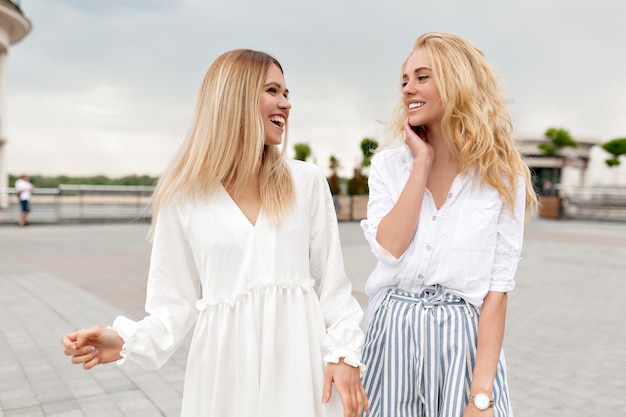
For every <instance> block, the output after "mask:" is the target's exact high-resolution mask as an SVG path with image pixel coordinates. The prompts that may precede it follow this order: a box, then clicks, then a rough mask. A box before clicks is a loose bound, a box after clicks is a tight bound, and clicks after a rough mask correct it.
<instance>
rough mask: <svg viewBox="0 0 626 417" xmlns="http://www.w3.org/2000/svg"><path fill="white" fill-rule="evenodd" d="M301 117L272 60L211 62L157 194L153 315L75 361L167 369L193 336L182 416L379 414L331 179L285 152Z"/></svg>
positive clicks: (76, 351) (100, 336) (86, 336)
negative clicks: (290, 128)
mask: <svg viewBox="0 0 626 417" xmlns="http://www.w3.org/2000/svg"><path fill="white" fill-rule="evenodd" d="M290 109H291V104H290V102H289V100H288V90H287V87H286V85H285V80H284V76H283V70H282V68H281V66H280V64H279V63H278V61H276V59H274V58H273V57H271V56H269V55H267V54H265V53H263V52H258V51H251V50H235V51H230V52H227V53H225V54H223V55H222V56H220V57H219V58H218V59H217V60H216V61H215V62H214V63H213V64H212V65H211V67H210V68H209V70H208V71H207V74H206V76H205V79H204V83H203V85H202V88H201V91H200V97H199V100H198V105H197V110H196V116H195V120H194V124H193V126H192V129H191V130H190V134H189V136H188V137H187V139H186V140H185V142H184V143H183V145H182V147H181V149H180V150H179V152H178V154H177V156H176V157H175V159H174V160H173V162H172V165H171V166H170V169H169V171H168V172H167V173H166V174H165V175H163V176H162V177H161V179H160V181H159V185H158V187H157V189H156V191H155V195H154V199H153V205H152V207H153V246H152V257H151V261H150V271H149V275H148V289H147V300H146V311H147V313H148V316H147V317H145V318H144V319H142V320H140V321H133V320H130V319H128V318H126V317H118V318H117V319H116V320H115V321H114V322H113V325H112V326H111V327H110V328H105V327H102V326H94V327H92V328H89V329H83V330H79V331H77V332H73V333H70V334H68V335H66V336H65V337H63V345H64V346H65V353H66V354H67V355H70V356H72V362H73V363H76V364H79V363H82V364H83V366H84V367H85V368H86V369H90V368H92V367H94V366H96V365H97V364H99V363H108V362H117V363H118V364H120V365H124V366H129V367H140V368H144V369H150V368H158V367H160V366H162V365H163V364H164V363H165V362H166V361H167V359H168V358H169V357H170V356H171V355H172V354H173V353H174V351H175V350H176V349H177V348H178V346H180V344H181V343H182V342H183V340H184V338H185V336H186V335H187V333H189V332H190V331H193V340H192V342H191V347H190V349H189V357H188V360H187V370H186V375H185V384H184V391H183V404H182V416H185V417H292V416H293V417H296V416H297V417H341V416H344V417H356V416H358V415H359V414H360V412H361V410H362V409H363V408H365V409H366V410H367V405H366V401H367V400H366V396H365V391H364V389H363V386H362V385H361V379H360V367H361V365H362V364H361V348H362V344H363V339H364V336H363V332H362V330H361V327H360V323H361V319H362V317H363V311H362V310H361V308H360V306H359V303H358V302H357V300H356V299H355V298H354V297H353V296H352V288H351V285H350V281H349V279H348V277H347V276H346V274H345V271H344V266H343V258H342V252H341V243H340V240H339V228H338V225H337V217H336V215H335V209H334V207H333V202H332V196H331V194H330V190H329V185H328V181H327V180H326V178H325V177H324V175H323V172H322V171H321V169H320V168H319V167H318V166H316V165H314V164H311V163H308V162H303V161H296V160H291V159H287V158H286V157H285V151H284V149H285V148H286V146H283V147H281V145H282V144H283V135H284V133H285V129H286V127H287V120H288V117H289V113H290ZM334 388H336V390H334ZM333 390H334V393H333V394H332V395H331V392H332V391H333Z"/></svg>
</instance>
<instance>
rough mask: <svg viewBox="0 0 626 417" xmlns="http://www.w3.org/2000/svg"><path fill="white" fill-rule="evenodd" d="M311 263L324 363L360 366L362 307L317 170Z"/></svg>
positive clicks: (326, 190)
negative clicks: (323, 329)
mask: <svg viewBox="0 0 626 417" xmlns="http://www.w3.org/2000/svg"><path fill="white" fill-rule="evenodd" d="M310 201H311V212H310V216H311V223H310V224H311V235H310V249H309V257H310V266H311V275H312V277H313V278H314V279H315V282H316V292H317V294H318V296H319V299H320V304H321V308H322V314H323V316H324V322H325V326H326V336H325V338H324V349H325V356H324V361H325V362H333V363H337V362H339V359H340V358H344V362H345V363H347V364H349V365H351V366H355V367H356V366H361V365H362V363H361V349H362V347H363V340H364V336H363V331H362V330H361V326H360V325H361V320H362V319H363V310H361V306H360V305H359V303H358V302H357V300H356V299H355V298H354V297H353V296H352V285H351V283H350V280H349V279H348V276H347V275H346V273H345V269H344V263H343V253H342V249H341V242H340V238H339V227H338V224H337V215H336V213H335V206H334V204H333V200H332V196H331V194H330V189H329V187H328V182H327V181H326V178H325V177H324V175H323V173H322V172H321V170H318V175H317V178H315V181H314V185H313V189H312V190H311V196H310Z"/></svg>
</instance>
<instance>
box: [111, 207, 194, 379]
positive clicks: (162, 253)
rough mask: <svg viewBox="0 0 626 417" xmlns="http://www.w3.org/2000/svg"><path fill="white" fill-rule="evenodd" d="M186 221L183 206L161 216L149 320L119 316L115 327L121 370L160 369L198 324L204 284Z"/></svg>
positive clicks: (150, 285) (152, 261) (150, 281)
mask: <svg viewBox="0 0 626 417" xmlns="http://www.w3.org/2000/svg"><path fill="white" fill-rule="evenodd" d="M186 220H188V213H187V212H186V211H185V210H184V209H183V207H181V206H178V205H174V204H170V205H168V206H166V207H165V208H164V209H163V210H162V211H161V213H159V216H158V220H157V224H156V227H155V234H154V241H153V245H152V254H151V259H150V271H149V275H148V284H147V296H146V312H147V313H148V316H146V317H145V318H144V319H142V320H140V321H133V320H130V319H129V318H127V317H124V316H120V317H117V318H116V319H115V321H114V322H113V325H112V326H111V327H112V328H113V329H114V330H116V331H117V332H118V334H119V335H120V336H121V337H122V338H123V339H124V347H123V349H122V353H121V355H122V359H120V360H119V361H118V362H117V363H118V364H119V365H125V366H128V367H139V368H143V369H156V368H159V367H161V366H162V365H163V364H164V363H165V362H166V361H167V359H168V358H169V357H170V356H171V355H172V354H173V353H174V351H175V350H176V349H177V348H178V347H179V346H180V344H181V342H182V340H183V338H184V336H185V335H186V334H187V333H188V332H189V330H190V329H191V328H192V327H193V325H194V324H195V321H196V319H197V310H196V308H195V303H196V301H197V300H198V298H200V279H199V275H198V272H197V268H196V265H195V262H194V259H193V255H192V251H191V248H190V246H189V242H188V240H187V236H186V232H185V225H186Z"/></svg>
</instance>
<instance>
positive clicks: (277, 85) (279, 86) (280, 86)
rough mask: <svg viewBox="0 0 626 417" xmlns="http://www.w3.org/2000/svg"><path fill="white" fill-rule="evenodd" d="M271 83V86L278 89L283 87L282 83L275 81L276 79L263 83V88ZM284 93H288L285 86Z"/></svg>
mask: <svg viewBox="0 0 626 417" xmlns="http://www.w3.org/2000/svg"><path fill="white" fill-rule="evenodd" d="M271 85H273V86H275V87H277V88H278V89H279V90H282V89H283V86H282V84H280V83H277V82H276V81H270V82H269V83H267V84H265V85H264V86H263V87H264V88H267V87H269V86H271ZM285 94H287V95H289V90H288V89H286V88H285Z"/></svg>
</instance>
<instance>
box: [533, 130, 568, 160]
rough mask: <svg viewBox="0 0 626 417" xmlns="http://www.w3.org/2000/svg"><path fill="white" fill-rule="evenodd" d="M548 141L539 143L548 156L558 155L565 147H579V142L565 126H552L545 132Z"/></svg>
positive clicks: (539, 146)
mask: <svg viewBox="0 0 626 417" xmlns="http://www.w3.org/2000/svg"><path fill="white" fill-rule="evenodd" d="M544 136H545V137H546V139H548V142H547V143H540V144H539V145H537V147H538V148H539V149H541V150H542V151H543V152H544V153H545V154H546V155H548V156H557V155H558V154H559V152H560V151H561V149H563V148H565V147H568V146H570V147H572V148H577V147H578V142H577V141H575V140H574V138H572V135H570V133H569V131H567V130H566V129H563V128H556V127H551V128H549V129H548V130H546V132H545V133H544Z"/></svg>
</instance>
